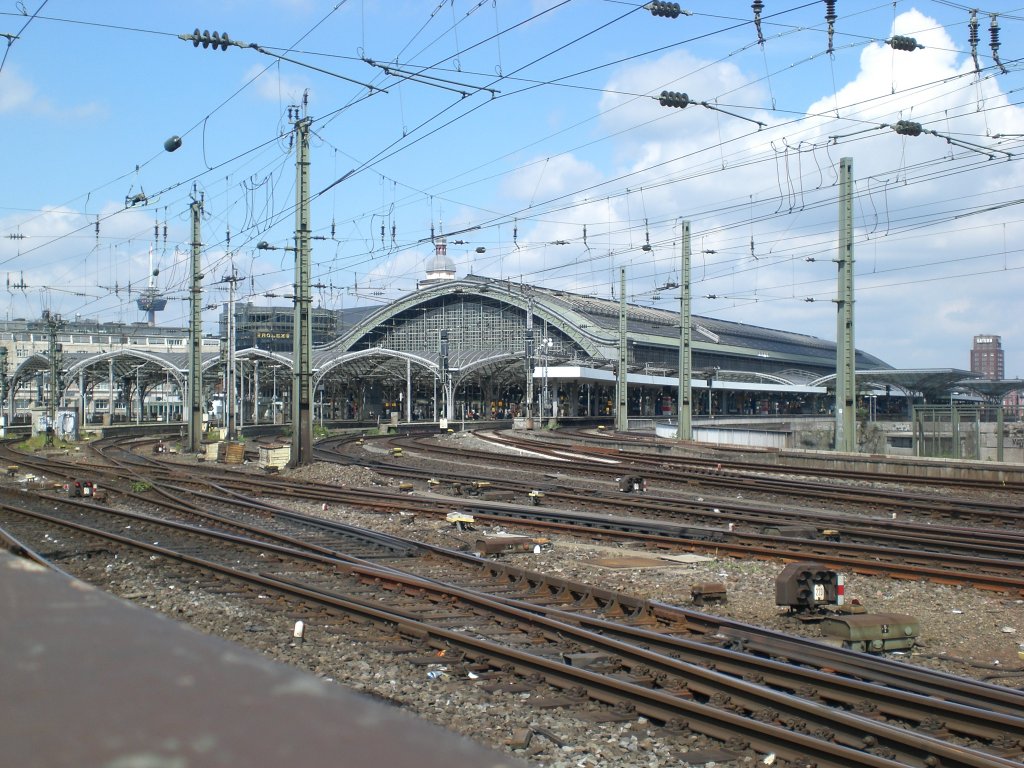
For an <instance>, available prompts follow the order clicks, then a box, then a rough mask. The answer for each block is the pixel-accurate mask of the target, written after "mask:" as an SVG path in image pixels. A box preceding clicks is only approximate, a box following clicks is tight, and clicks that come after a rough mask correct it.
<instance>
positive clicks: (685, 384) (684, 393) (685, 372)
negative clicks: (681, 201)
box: [676, 221, 693, 442]
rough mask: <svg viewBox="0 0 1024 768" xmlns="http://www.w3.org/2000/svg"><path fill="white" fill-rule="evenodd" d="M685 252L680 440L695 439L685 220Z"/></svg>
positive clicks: (681, 300) (687, 224)
mask: <svg viewBox="0 0 1024 768" xmlns="http://www.w3.org/2000/svg"><path fill="white" fill-rule="evenodd" d="M682 234H683V238H682V239H683V253H682V265H681V266H680V272H679V275H680V280H681V281H682V285H681V286H680V288H681V292H680V296H679V397H678V403H679V428H678V432H677V435H676V436H677V437H678V439H679V441H680V442H682V441H684V440H692V439H693V421H692V414H691V408H690V398H691V397H692V396H693V393H692V391H691V387H690V385H691V379H692V378H693V349H692V346H693V339H692V334H693V331H692V329H691V328H690V222H688V221H684V222H683V233H682Z"/></svg>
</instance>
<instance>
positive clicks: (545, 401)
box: [540, 336, 555, 419]
mask: <svg viewBox="0 0 1024 768" xmlns="http://www.w3.org/2000/svg"><path fill="white" fill-rule="evenodd" d="M554 345H555V342H554V339H551V338H549V337H547V336H545V337H544V338H543V340H542V341H541V353H542V354H543V355H544V366H543V369H542V370H543V372H544V380H543V382H542V383H541V401H540V417H541V418H542V419H543V418H544V415H545V414H546V413H547V411H548V406H549V404H550V402H551V395H550V394H549V392H548V350H549V349H551V347H553V346H554Z"/></svg>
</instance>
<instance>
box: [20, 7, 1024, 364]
mask: <svg viewBox="0 0 1024 768" xmlns="http://www.w3.org/2000/svg"><path fill="white" fill-rule="evenodd" d="M835 10H836V16H837V18H836V19H835V21H834V23H833V25H832V27H833V28H832V34H831V35H830V34H829V30H828V23H827V22H826V18H825V16H826V3H824V2H808V3H799V2H794V3H787V4H782V3H778V2H776V0H767V1H766V2H765V3H764V10H763V11H762V13H761V25H760V26H761V34H762V36H763V44H762V43H759V40H758V33H757V27H756V26H755V24H754V16H753V11H752V10H751V4H750V3H747V2H737V3H721V2H715V3H712V2H696V3H692V4H690V5H684V11H689V12H690V13H689V14H687V13H683V14H681V15H680V16H679V17H678V18H661V17H655V16H653V15H652V14H651V13H650V12H648V11H647V10H644V9H643V8H642V7H640V5H639V4H637V3H632V2H619V1H616V2H611V1H608V0H569V1H568V2H558V1H556V0H534V1H533V2H525V1H520V2H510V1H509V0H484V1H483V2H481V1H480V0H471V1H470V0H454V1H453V0H445V2H438V0H429V1H428V0H423V1H421V2H408V1H404V0H388V1H386V2H385V1H384V0H352V1H351V2H341V3H338V2H322V1H321V0H246V1H245V2H243V0H206V2H203V3H199V2H193V1H192V0H181V1H180V2H174V3H168V2H162V3H155V2H146V3H140V2H138V0H133V1H132V2H121V1H120V0H104V2H102V3H83V2H71V1H70V0H47V2H45V3H44V2H43V1H42V0H22V1H21V2H13V1H12V0H0V34H2V35H4V36H3V37H0V46H3V45H5V43H6V41H7V40H8V39H9V38H8V37H7V36H14V35H16V36H17V38H16V39H13V40H12V41H11V42H9V43H6V48H5V49H4V58H3V64H2V68H0V136H2V138H3V143H2V147H3V150H2V151H3V177H2V184H0V272H2V273H3V277H0V279H4V280H5V281H6V283H5V285H3V286H0V288H3V289H4V290H5V293H4V294H3V306H4V316H6V317H38V316H39V313H40V311H41V310H43V309H50V310H52V311H54V312H60V313H62V314H63V315H64V316H66V317H73V316H75V315H80V316H82V317H86V318H94V319H98V320H120V321H127V322H133V321H139V320H143V319H144V318H143V316H142V314H141V313H140V312H139V311H138V309H136V307H135V301H134V300H135V298H137V294H136V291H137V290H139V289H140V288H143V287H145V286H146V285H147V283H148V282H149V280H150V279H151V278H152V275H151V272H150V268H149V263H150V258H152V260H153V263H154V266H155V267H156V269H157V270H158V271H159V274H158V275H157V276H156V277H155V278H153V279H155V281H156V284H157V285H158V287H159V288H160V289H161V290H163V291H164V292H165V293H166V295H167V297H168V298H169V299H170V301H169V304H168V308H167V309H166V310H165V311H164V312H163V313H161V315H160V316H159V317H158V322H160V323H163V324H174V325H184V324H185V323H186V318H187V314H188V305H187V301H186V297H187V280H188V277H189V274H188V243H189V240H190V225H189V221H188V215H187V214H188V206H189V201H190V199H191V197H192V195H194V194H197V195H201V196H202V197H203V200H204V206H205V215H204V218H203V222H202V227H203V241H204V244H205V252H204V257H203V260H204V267H203V269H204V273H205V275H206V277H205V282H204V289H205V292H204V301H206V302H207V303H208V304H209V305H211V306H213V305H219V304H221V303H223V302H224V301H226V300H227V292H226V290H224V288H225V285H226V284H225V283H223V282H218V281H221V280H222V278H224V277H225V276H227V275H229V274H230V273H231V270H232V269H234V270H235V274H236V275H238V276H241V277H242V278H243V279H242V280H241V281H240V282H239V283H238V294H237V298H238V299H240V300H244V301H252V302H254V303H256V304H277V305H282V304H287V303H288V299H285V298H281V296H282V295H283V294H290V293H291V290H292V288H291V284H292V281H293V279H294V273H293V260H292V256H291V254H290V253H287V252H285V251H260V250H257V249H256V247H255V246H256V243H258V242H260V241H262V240H266V241H268V242H270V243H272V244H275V245H279V246H284V245H287V244H288V243H289V240H290V238H291V237H292V233H293V230H294V203H295V166H294V163H295V157H294V152H293V151H292V148H291V146H290V136H291V127H292V126H291V121H290V118H289V108H290V107H291V106H292V105H302V104H303V103H304V107H302V108H303V109H304V114H307V115H308V116H309V117H310V118H312V120H313V123H312V130H313V132H314V138H313V142H312V144H313V146H312V152H311V184H310V187H311V191H312V193H313V196H314V199H313V202H312V204H311V217H312V227H313V229H314V230H315V233H316V235H317V236H318V237H322V238H323V239H318V240H316V241H315V242H314V249H313V282H314V284H315V285H316V286H317V287H316V288H315V290H314V294H315V297H316V302H317V303H318V304H319V305H322V306H326V307H330V308H338V307H349V306H355V305H364V304H368V303H376V302H381V301H386V300H390V299H394V298H397V297H399V296H402V295H404V294H406V293H408V292H410V291H412V290H414V288H415V283H416V281H417V280H418V279H420V278H421V277H423V264H424V262H425V260H426V259H427V257H428V256H429V255H430V254H431V253H432V246H431V245H430V242H429V240H430V237H431V233H432V231H433V232H435V233H440V232H441V231H445V232H449V233H452V234H450V235H449V237H448V241H449V255H450V256H452V257H453V259H454V260H455V262H456V264H457V269H458V273H459V275H463V274H466V273H473V274H478V275H484V276H492V277H500V278H507V279H510V280H514V281H519V280H522V281H525V282H528V283H535V284H538V285H544V286H547V287H551V288H561V289H565V290H571V291H578V292H582V293H586V294H592V295H596V296H601V297H612V296H615V297H616V298H617V294H618V290H619V289H618V283H619V278H618V276H619V269H620V268H621V267H625V268H626V270H627V278H628V292H629V299H630V300H631V301H635V302H637V303H641V304H647V305H649V306H656V307H657V306H661V307H666V308H671V309H677V308H678V306H679V298H678V297H679V291H678V289H677V288H673V287H671V286H674V285H676V284H678V283H679V281H680V275H679V269H680V267H679V264H680V255H679V254H680V247H681V246H680V242H681V241H680V232H681V222H682V220H684V219H685V220H688V221H689V222H690V226H691V231H692V250H693V271H692V277H691V279H692V294H693V299H694V301H693V311H694V312H695V313H696V314H702V315H708V316H713V317H719V318H722V319H727V320H734V321H738V322H745V323H750V324H754V325H762V326H767V327H772V328H780V329H785V330H790V331H795V332H800V333H807V334H810V335H813V336H817V337H820V338H823V339H829V340H833V339H835V333H836V309H835V303H834V298H835V296H836V272H837V270H836V265H835V263H834V261H833V260H834V258H835V255H836V249H837V222H838V202H837V196H838V186H837V184H838V171H837V169H838V164H839V161H840V159H841V158H843V157H850V158H852V160H853V175H854V202H853V209H854V227H855V245H854V255H855V265H856V266H855V291H856V303H855V311H856V330H855V341H856V345H857V347H858V348H860V349H863V350H866V351H868V352H870V353H872V354H875V355H877V356H879V357H881V358H882V359H883V360H885V361H887V362H889V363H891V364H893V365H896V366H898V367H906V368H946V367H953V368H965V369H966V368H968V366H969V362H968V361H969V358H968V351H969V348H970V345H971V340H972V338H973V336H974V335H976V334H996V335H1000V336H1001V337H1002V341H1003V347H1004V349H1005V350H1006V360H1007V366H1006V368H1007V370H1006V373H1007V376H1010V377H1016V376H1024V319H1022V312H1021V309H1020V308H1021V295H1022V288H1024V271H1022V268H1024V257H1022V254H1021V245H1020V244H1021V242H1022V240H1024V225H1022V220H1021V205H1020V203H1021V202H1022V200H1024V194H1022V189H1024V188H1022V173H1021V166H1020V163H1019V162H1018V161H1019V159H1020V157H1021V156H1022V154H1024V145H1022V142H1021V138H1022V135H1024V119H1022V111H1021V108H1020V106H1019V102H1020V90H1021V87H1022V85H1024V78H1022V75H1021V63H1020V62H1021V58H1022V57H1024V34H1022V32H1024V25H1022V20H1024V9H1022V8H1021V7H1020V6H1015V5H1011V4H1008V3H999V2H997V3H993V4H991V5H988V6H985V8H983V9H981V10H979V12H978V13H977V15H976V17H975V18H976V20H977V22H978V25H977V29H978V41H977V44H976V46H975V47H974V50H973V51H972V46H971V41H970V26H969V24H970V19H971V16H970V12H969V8H968V7H967V6H963V5H961V4H959V3H954V2H945V1H943V2H938V1H936V0H930V1H922V2H917V3H905V2H895V3H893V2H857V3H853V2H850V1H849V0H837V2H836V3H835ZM992 13H995V14H997V15H996V16H995V17H994V18H995V23H996V24H997V25H998V41H999V42H1000V43H1001V45H1000V46H999V48H998V49H997V50H996V51H995V56H996V57H998V62H997V61H996V58H995V57H994V56H993V50H992V47H991V42H992V32H991V25H992V22H993V16H992V15H991V14H992ZM33 14H36V15H35V16H33ZM197 27H198V28H199V29H200V30H209V31H210V32H211V33H212V32H213V31H218V32H220V33H222V34H223V33H225V32H226V33H228V34H229V35H230V38H231V39H232V40H237V41H242V42H244V43H246V44H250V43H251V44H255V45H257V46H259V48H256V47H244V48H242V47H236V46H231V47H229V48H228V49H227V50H212V49H206V50H204V49H203V48H202V47H199V48H196V47H194V46H193V44H192V43H191V42H188V41H183V40H181V39H179V38H178V35H179V34H186V35H187V34H191V33H192V31H193V30H194V29H195V28H197ZM893 34H898V35H905V36H909V37H913V38H914V39H915V40H916V41H917V43H918V44H919V45H921V46H923V48H917V49H915V50H913V51H897V50H894V49H893V48H892V47H891V46H889V45H887V44H886V41H887V40H890V39H891V37H892V36H893ZM975 59H976V60H977V65H976V64H975ZM1000 63H1001V64H1002V66H1000V65H999V64H1000ZM1004 70H1005V71H1004ZM662 91H676V92H680V93H686V94H688V97H689V99H690V104H689V106H687V107H686V108H685V109H679V108H671V107H665V106H661V105H660V104H659V103H658V96H659V94H660V93H661V92H662ZM293 114H294V113H293ZM899 121H909V122H911V123H919V124H920V126H921V129H922V132H921V134H920V135H917V136H909V135H902V134H900V133H897V131H896V130H895V127H896V125H897V123H898V122H899ZM172 135H178V136H181V137H182V146H181V148H180V149H178V150H177V151H176V152H174V153H173V154H171V153H167V152H165V151H164V150H163V142H164V140H165V139H167V138H168V137H170V136H172ZM339 179H343V180H342V181H340V182H338V183H336V184H335V182H337V181H338V180H339ZM140 194H141V195H142V196H143V197H142V198H140V200H139V201H138V202H135V203H132V202H131V200H132V198H133V197H136V196H138V195H140ZM97 230H98V231H97ZM165 231H166V236H165V234H164V233H165ZM645 246H650V247H649V248H645ZM480 249H483V250H482V251H481V250H480ZM151 251H152V257H151V256H150V253H151ZM215 316H216V312H215V311H214V310H209V311H208V312H207V313H206V314H205V315H204V317H205V318H206V319H207V320H208V321H209V324H208V326H207V330H208V331H212V330H213V328H214V326H213V322H212V321H213V320H214V319H215Z"/></svg>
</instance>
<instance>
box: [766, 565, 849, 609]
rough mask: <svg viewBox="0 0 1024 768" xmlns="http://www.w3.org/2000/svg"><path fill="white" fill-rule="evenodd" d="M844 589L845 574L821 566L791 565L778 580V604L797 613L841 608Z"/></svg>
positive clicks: (776, 583)
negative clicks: (824, 607) (832, 606)
mask: <svg viewBox="0 0 1024 768" xmlns="http://www.w3.org/2000/svg"><path fill="white" fill-rule="evenodd" d="M845 589H846V588H845V578H844V576H843V574H841V573H836V572H835V571H833V570H830V569H828V568H826V567H825V566H824V565H822V564H821V563H790V564H789V565H787V566H786V567H785V568H784V569H783V570H782V573H780V574H779V575H778V576H776V577H775V604H776V605H784V606H787V607H788V608H789V609H790V611H794V612H795V611H809V610H816V609H819V608H821V607H823V606H831V605H842V604H843V602H844V599H845Z"/></svg>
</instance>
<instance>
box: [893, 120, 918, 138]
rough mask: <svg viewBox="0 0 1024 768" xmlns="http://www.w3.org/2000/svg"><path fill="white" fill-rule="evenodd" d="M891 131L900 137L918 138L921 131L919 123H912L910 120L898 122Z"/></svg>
mask: <svg viewBox="0 0 1024 768" xmlns="http://www.w3.org/2000/svg"><path fill="white" fill-rule="evenodd" d="M893 129H894V130H895V131H896V133H898V134H900V135H901V136H920V135H921V132H922V130H923V129H922V128H921V124H920V123H913V122H911V121H910V120H900V121H899V122H898V123H896V125H895V126H893Z"/></svg>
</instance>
